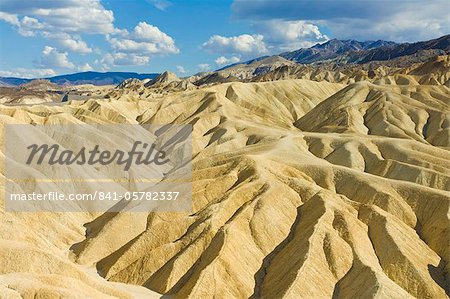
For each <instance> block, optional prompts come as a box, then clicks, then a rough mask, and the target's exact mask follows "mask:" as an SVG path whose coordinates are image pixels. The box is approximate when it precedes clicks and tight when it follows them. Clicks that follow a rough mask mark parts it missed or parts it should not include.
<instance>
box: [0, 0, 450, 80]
mask: <svg viewBox="0 0 450 299" xmlns="http://www.w3.org/2000/svg"><path fill="white" fill-rule="evenodd" d="M449 4H450V0H428V1H425V0H397V1H388V0H314V1H313V0H297V1H293V0H277V1H275V0H210V1H206V0H195V1H187V0H185V1H175V0H1V1H0V42H1V44H0V76H16V77H46V76H51V75H56V74H65V73H74V72H79V71H86V70H95V71H136V72H147V73H152V72H162V71H164V70H170V71H173V72H176V73H177V74H178V75H179V76H187V75H190V74H194V73H197V72H199V71H204V70H213V69H217V68H220V67H222V66H224V65H226V64H230V63H235V62H238V61H245V60H248V59H251V58H254V57H259V56H263V55H269V54H276V53H280V52H284V51H290V50H295V49H298V48H301V47H309V46H311V45H314V44H315V43H322V42H325V41H327V40H328V39H331V38H339V39H348V38H353V39H358V40H369V39H371V40H373V39H386V40H394V41H399V42H403V41H411V42H412V41H417V40H425V39H431V38H436V37H439V36H441V35H444V34H449V33H450V14H448V9H447V8H448V6H449Z"/></svg>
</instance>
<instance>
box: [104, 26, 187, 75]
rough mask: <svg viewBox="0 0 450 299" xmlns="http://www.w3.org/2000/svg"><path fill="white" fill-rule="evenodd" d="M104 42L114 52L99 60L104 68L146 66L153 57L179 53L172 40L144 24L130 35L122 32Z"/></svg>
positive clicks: (155, 28)
mask: <svg viewBox="0 0 450 299" xmlns="http://www.w3.org/2000/svg"><path fill="white" fill-rule="evenodd" d="M117 35H119V36H117ZM106 40H107V41H108V42H109V43H110V45H111V47H112V48H113V49H114V50H115V52H114V53H112V54H108V56H107V57H105V58H104V59H102V60H101V65H102V66H103V67H104V68H106V67H109V66H111V65H146V64H148V63H149V61H150V59H151V57H152V56H153V55H167V54H177V53H179V52H180V50H179V49H178V48H177V47H176V45H175V41H174V40H173V38H171V37H170V36H169V35H167V34H166V33H164V32H162V31H161V30H160V29H159V28H158V27H156V26H153V25H150V24H147V23H146V22H140V23H139V24H138V25H136V27H134V29H133V31H132V32H131V33H130V32H128V31H127V30H122V31H121V32H120V33H119V34H116V35H115V36H114V37H112V36H110V35H108V36H107V37H106Z"/></svg>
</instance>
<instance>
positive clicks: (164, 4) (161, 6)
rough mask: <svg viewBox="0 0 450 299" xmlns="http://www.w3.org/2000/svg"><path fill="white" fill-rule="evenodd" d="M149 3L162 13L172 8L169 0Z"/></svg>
mask: <svg viewBox="0 0 450 299" xmlns="http://www.w3.org/2000/svg"><path fill="white" fill-rule="evenodd" d="M148 2H149V3H150V4H152V5H153V6H154V7H156V8H157V9H159V10H161V11H165V10H166V9H167V8H169V7H170V6H172V2H170V1H167V0H148Z"/></svg>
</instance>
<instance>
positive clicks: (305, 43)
mask: <svg viewBox="0 0 450 299" xmlns="http://www.w3.org/2000/svg"><path fill="white" fill-rule="evenodd" d="M254 26H255V27H256V29H257V30H258V31H260V32H261V33H262V34H264V37H265V40H267V43H268V44H269V47H271V48H272V49H273V50H276V51H279V52H281V51H292V50H296V49H299V48H308V47H311V46H313V45H315V44H317V43H323V42H325V41H327V40H328V37H327V36H326V35H324V34H322V33H321V32H320V29H319V27H318V26H316V25H314V24H311V23H307V22H305V21H283V20H269V21H260V22H256V23H255V24H254Z"/></svg>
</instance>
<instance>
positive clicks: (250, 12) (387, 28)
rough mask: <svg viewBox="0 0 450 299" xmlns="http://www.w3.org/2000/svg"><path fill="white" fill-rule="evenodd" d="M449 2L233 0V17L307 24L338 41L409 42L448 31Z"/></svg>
mask: <svg viewBox="0 0 450 299" xmlns="http://www.w3.org/2000/svg"><path fill="white" fill-rule="evenodd" d="M445 7H448V0H428V1H426V2H424V1H422V0H398V1H369V0H367V1H360V0H335V1H329V0H316V1H307V0H299V1H290V0H278V1H272V0H259V1H246V0H235V1H234V2H233V4H232V10H233V14H234V17H235V18H238V19H244V20H250V21H255V22H259V21H263V20H265V21H267V20H275V19H279V20H285V21H308V22H309V23H312V24H316V25H321V26H325V27H327V28H328V29H329V30H330V31H331V32H332V34H333V35H334V36H336V37H338V38H357V39H378V38H381V39H394V40H399V41H403V40H410V41H415V40H417V39H425V38H435V37H437V36H440V35H444V34H448V32H449V31H450V15H449V14H448V9H444V8H445Z"/></svg>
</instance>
